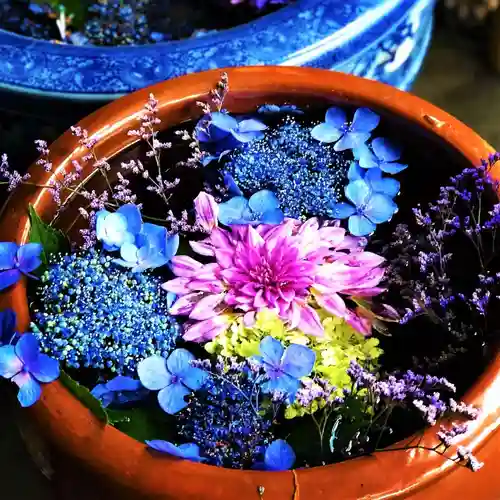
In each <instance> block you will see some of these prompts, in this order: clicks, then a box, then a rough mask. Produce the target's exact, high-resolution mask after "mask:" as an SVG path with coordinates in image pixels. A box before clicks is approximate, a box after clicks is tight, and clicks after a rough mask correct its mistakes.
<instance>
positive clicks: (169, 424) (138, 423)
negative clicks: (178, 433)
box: [107, 407, 175, 442]
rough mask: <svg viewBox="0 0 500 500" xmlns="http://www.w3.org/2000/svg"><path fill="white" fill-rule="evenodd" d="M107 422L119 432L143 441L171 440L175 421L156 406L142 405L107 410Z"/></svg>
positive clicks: (173, 435)
mask: <svg viewBox="0 0 500 500" xmlns="http://www.w3.org/2000/svg"><path fill="white" fill-rule="evenodd" d="M107 414H108V417H109V423H110V424H111V425H113V426H115V427H116V428H117V429H118V430H120V431H121V432H124V433H125V434H127V435H129V436H130V437H133V438H134V439H137V441H140V442H144V441H148V440H152V439H165V440H168V441H170V440H172V439H174V437H175V431H174V429H175V422H173V421H172V418H171V417H169V416H168V415H167V414H166V413H164V412H163V411H161V410H160V409H157V408H150V407H142V408H132V409H127V410H109V409H108V410H107Z"/></svg>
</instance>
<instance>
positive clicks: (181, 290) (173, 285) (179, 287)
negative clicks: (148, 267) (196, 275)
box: [161, 278, 191, 295]
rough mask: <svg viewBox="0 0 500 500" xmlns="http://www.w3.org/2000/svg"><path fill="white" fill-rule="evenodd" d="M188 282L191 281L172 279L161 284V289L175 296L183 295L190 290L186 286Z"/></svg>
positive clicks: (187, 279)
mask: <svg viewBox="0 0 500 500" xmlns="http://www.w3.org/2000/svg"><path fill="white" fill-rule="evenodd" d="M190 281H191V280H190V279H189V278H174V279H173V280H170V281H167V282H166V283H163V284H162V285H161V287H162V288H163V290H165V291H166V292H172V293H175V294H176V295H184V294H185V293H189V292H190V289H189V288H188V286H187V285H188V284H189V283H190Z"/></svg>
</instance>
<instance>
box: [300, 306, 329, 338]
mask: <svg viewBox="0 0 500 500" xmlns="http://www.w3.org/2000/svg"><path fill="white" fill-rule="evenodd" d="M299 310H300V321H299V325H298V326H299V329H300V330H301V331H302V332H304V333H305V334H307V335H315V336H317V337H321V336H323V335H324V333H325V331H324V329H323V325H322V324H321V320H320V318H319V316H318V313H317V312H316V311H315V310H314V309H313V308H312V307H311V306H307V305H304V306H302V307H299Z"/></svg>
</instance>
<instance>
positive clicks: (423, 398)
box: [348, 361, 482, 471]
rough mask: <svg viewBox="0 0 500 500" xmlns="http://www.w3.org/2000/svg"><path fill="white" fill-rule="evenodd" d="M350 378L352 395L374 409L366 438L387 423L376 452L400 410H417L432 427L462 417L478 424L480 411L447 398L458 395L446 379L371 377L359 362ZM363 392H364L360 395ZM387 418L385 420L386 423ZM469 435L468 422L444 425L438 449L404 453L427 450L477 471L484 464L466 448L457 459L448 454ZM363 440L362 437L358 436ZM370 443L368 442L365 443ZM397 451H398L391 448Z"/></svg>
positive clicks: (412, 375)
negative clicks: (376, 425)
mask: <svg viewBox="0 0 500 500" xmlns="http://www.w3.org/2000/svg"><path fill="white" fill-rule="evenodd" d="M348 374H349V376H350V377H351V379H352V382H353V385H352V388H351V390H350V392H351V394H356V395H357V397H361V398H362V399H363V400H364V401H365V402H366V403H367V407H368V406H369V407H370V408H371V412H372V415H373V417H372V419H371V422H370V426H369V427H368V429H367V430H366V432H365V435H366V436H368V435H369V434H370V430H371V427H372V425H373V423H374V422H377V421H381V420H382V421H383V422H384V423H383V425H382V426H381V428H380V434H379V436H378V438H377V440H376V442H375V444H374V445H373V451H381V450H379V449H378V444H379V443H380V440H381V437H382V434H383V433H385V432H388V431H390V416H391V414H392V412H393V411H394V410H395V409H396V408H398V407H399V408H403V409H405V410H407V411H412V410H413V411H414V410H416V411H417V412H418V414H419V415H420V416H421V417H422V419H423V420H424V421H425V422H426V423H427V424H428V425H431V426H435V425H436V424H437V423H438V422H439V421H441V420H443V419H445V418H449V417H460V418H461V419H462V420H463V419H467V420H474V419H476V418H477V417H478V415H479V410H478V409H477V408H475V407H473V406H471V405H468V404H466V403H464V402H457V401H455V400H454V399H453V398H452V397H446V396H444V394H449V393H454V392H455V391H456V388H455V386H454V385H453V384H452V383H450V382H449V381H448V380H447V379H446V378H444V377H436V376H432V375H421V374H416V373H414V372H413V371H411V370H407V371H406V372H403V373H394V374H384V375H382V374H377V375H374V374H373V373H370V372H369V371H367V370H366V369H364V368H363V367H361V366H360V365H359V364H357V363H356V362H354V361H352V362H351V365H350V367H349V369H348ZM360 391H361V392H360ZM382 416H383V419H382ZM467 431H468V424H467V422H463V421H462V422H452V423H451V424H450V426H449V427H446V426H444V425H441V426H440V428H439V431H437V433H436V436H437V438H438V442H437V443H436V445H435V446H434V447H429V446H426V445H422V444H421V440H419V441H418V443H417V444H416V445H412V444H411V442H410V443H408V445H407V446H406V447H405V448H403V449H413V448H416V449H426V450H428V451H433V452H436V453H438V454H439V455H442V456H443V457H445V458H447V459H449V460H453V461H454V462H457V463H459V464H460V465H464V466H465V467H468V468H469V469H471V470H473V471H476V470H478V469H479V468H480V467H481V466H482V464H481V463H480V462H479V461H478V460H477V459H476V458H475V457H474V456H473V455H472V454H471V453H470V451H468V450H466V449H465V448H463V447H462V446H458V447H457V450H456V453H457V456H456V457H455V458H453V457H450V456H449V454H448V451H449V449H450V448H451V447H452V446H453V445H454V444H455V438H456V437H457V436H460V435H462V434H465V433H466V432H467ZM357 438H358V439H359V436H357ZM365 442H366V440H365ZM389 450H394V448H389Z"/></svg>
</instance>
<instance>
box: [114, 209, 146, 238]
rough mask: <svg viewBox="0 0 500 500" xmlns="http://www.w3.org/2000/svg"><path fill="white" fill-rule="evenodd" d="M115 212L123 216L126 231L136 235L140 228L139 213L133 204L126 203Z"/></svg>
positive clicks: (140, 219)
mask: <svg viewBox="0 0 500 500" xmlns="http://www.w3.org/2000/svg"><path fill="white" fill-rule="evenodd" d="M117 212H119V213H120V214H122V215H123V216H125V218H126V219H127V231H128V232H129V233H132V234H134V235H135V234H137V233H139V232H140V231H141V228H142V217H141V211H140V210H139V208H138V207H137V205H134V204H133V203H128V204H126V205H123V206H122V207H120V208H119V209H118V210H117Z"/></svg>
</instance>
